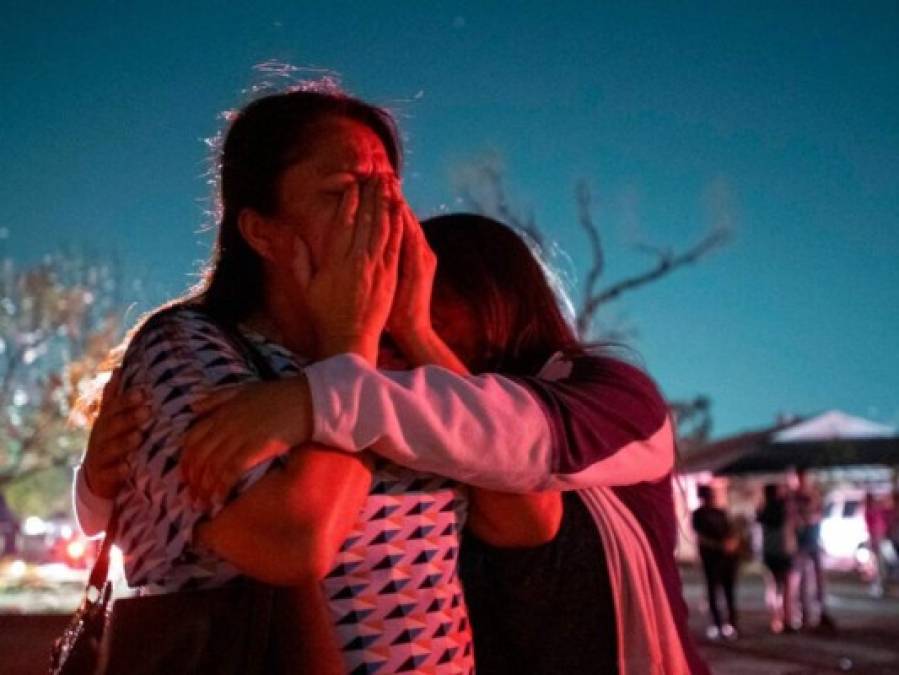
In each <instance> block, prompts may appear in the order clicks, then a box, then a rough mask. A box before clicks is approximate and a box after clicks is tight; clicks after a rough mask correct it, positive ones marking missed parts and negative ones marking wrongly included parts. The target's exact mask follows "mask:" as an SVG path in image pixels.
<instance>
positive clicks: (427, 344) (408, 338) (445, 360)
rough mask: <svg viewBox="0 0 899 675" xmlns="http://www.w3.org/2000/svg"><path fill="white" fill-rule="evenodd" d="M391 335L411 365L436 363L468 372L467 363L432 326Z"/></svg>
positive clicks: (458, 371)
mask: <svg viewBox="0 0 899 675" xmlns="http://www.w3.org/2000/svg"><path fill="white" fill-rule="evenodd" d="M391 337H393V340H394V342H395V343H396V346H397V347H398V348H399V350H400V351H401V352H402V353H403V356H404V357H405V358H406V360H407V361H408V362H409V365H410V366H413V367H416V366H426V365H435V366H441V367H443V368H446V369H448V370H451V371H453V372H454V373H458V374H460V375H465V374H468V369H467V368H466V367H465V364H463V363H462V361H461V360H459V358H458V357H457V356H456V354H455V352H453V350H451V349H450V348H449V346H448V345H447V344H446V343H445V342H444V341H443V339H442V338H441V337H440V336H439V335H438V334H437V333H436V332H435V331H434V329H433V328H431V327H430V326H427V327H425V328H421V329H419V330H415V331H409V332H407V333H404V334H402V335H400V336H393V335H392V336H391Z"/></svg>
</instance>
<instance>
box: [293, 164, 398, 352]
mask: <svg viewBox="0 0 899 675" xmlns="http://www.w3.org/2000/svg"><path fill="white" fill-rule="evenodd" d="M395 182H396V179H395V178H394V177H393V176H386V175H385V176H375V177H373V178H371V179H368V180H366V181H365V182H364V183H363V184H362V185H361V186H359V185H358V184H357V183H353V184H352V185H351V186H350V187H349V188H348V189H347V191H346V192H345V193H344V196H343V199H342V200H341V204H340V207H339V209H338V213H337V216H336V218H335V222H334V225H333V227H332V232H331V235H330V237H329V238H328V240H327V241H326V242H325V247H324V253H323V256H322V260H321V262H320V265H319V268H318V269H317V270H315V271H313V270H312V265H311V261H310V257H309V254H308V249H306V247H305V245H304V244H303V242H302V241H300V240H298V241H297V251H296V256H295V273H296V275H297V278H298V280H299V281H300V284H301V285H302V286H303V288H304V295H305V302H306V304H307V307H308V309H309V313H310V316H311V318H312V322H313V328H314V330H315V333H316V340H317V346H318V354H317V356H318V357H320V358H324V357H328V356H332V355H334V354H340V353H343V352H356V353H359V354H361V355H362V356H363V357H365V358H366V359H368V360H369V361H370V362H372V363H374V361H375V358H376V355H377V345H378V339H379V338H380V335H381V332H382V331H383V329H384V325H385V323H386V321H387V315H388V313H389V312H390V306H391V304H392V302H393V296H394V292H395V290H396V279H397V266H398V262H399V257H400V245H401V242H402V234H403V214H402V211H401V209H400V204H399V200H398V197H397V195H398V190H397V188H396V186H395Z"/></svg>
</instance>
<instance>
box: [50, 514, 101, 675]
mask: <svg viewBox="0 0 899 675" xmlns="http://www.w3.org/2000/svg"><path fill="white" fill-rule="evenodd" d="M117 527H118V514H116V513H113V514H112V517H111V518H110V519H109V524H108V525H107V527H106V537H105V538H104V539H103V545H102V546H101V547H100V553H99V555H98V556H97V561H96V562H95V563H94V567H93V569H92V570H91V575H90V578H89V579H88V582H87V588H86V589H85V591H84V599H83V600H82V601H81V606H80V607H78V609H77V610H76V611H75V614H74V615H73V616H72V619H71V621H69V625H68V626H66V629H65V631H63V634H62V637H60V638H59V639H58V640H56V642H55V643H54V644H53V650H52V652H51V653H50V675H93V673H96V672H97V667H98V664H99V662H100V645H101V643H102V641H103V633H104V632H105V630H106V624H107V618H108V615H109V612H108V607H109V599H110V597H111V596H112V582H110V581H109V580H108V579H107V576H108V575H109V549H110V548H111V547H112V541H113V539H114V537H115V533H116V529H117Z"/></svg>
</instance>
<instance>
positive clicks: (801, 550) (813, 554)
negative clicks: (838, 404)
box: [792, 469, 836, 630]
mask: <svg viewBox="0 0 899 675" xmlns="http://www.w3.org/2000/svg"><path fill="white" fill-rule="evenodd" d="M796 480H797V484H796V490H795V491H794V492H793V495H792V498H793V504H794V506H795V509H796V545H797V550H796V569H797V571H798V572H799V602H800V604H801V607H802V626H803V628H810V627H812V625H813V624H812V616H813V611H812V607H811V589H810V588H809V586H810V582H811V581H812V578H813V579H814V584H815V587H814V588H815V600H816V601H817V604H818V608H817V611H818V621H817V624H816V625H817V626H819V627H820V628H824V629H828V630H835V629H836V623H835V622H834V620H833V618H832V617H831V616H830V614H828V612H827V606H826V604H825V600H826V597H827V594H826V590H825V585H824V570H823V569H822V568H821V518H822V517H823V515H824V513H823V508H822V501H821V493H820V492H819V491H818V489H817V488H816V487H815V486H814V485H813V484H812V483H811V481H810V480H809V475H808V471H806V470H805V469H798V470H797V471H796Z"/></svg>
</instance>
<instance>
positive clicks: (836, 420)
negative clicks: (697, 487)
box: [678, 410, 899, 474]
mask: <svg viewBox="0 0 899 675" xmlns="http://www.w3.org/2000/svg"><path fill="white" fill-rule="evenodd" d="M871 464H885V465H899V435H897V433H896V429H894V428H893V427H889V426H887V425H884V424H880V423H878V422H873V421H871V420H866V419H864V418H861V417H855V416H853V415H849V414H847V413H844V412H842V411H839V410H829V411H827V412H824V413H821V414H820V415H815V416H813V417H808V418H804V419H797V420H792V421H789V422H784V423H781V424H776V425H774V426H771V427H767V428H764V429H759V430H756V431H749V432H744V433H741V434H737V435H735V436H729V437H727V438H723V439H720V440H717V441H713V442H711V443H707V444H706V445H704V446H701V447H699V448H697V449H695V450H694V451H692V452H690V453H689V454H687V455H686V456H684V457H682V458H681V461H680V462H679V467H678V469H679V470H680V471H681V472H683V473H695V472H698V471H711V472H713V473H721V474H734V473H756V472H776V471H783V470H785V469H787V468H789V467H791V466H792V467H807V468H815V467H834V466H860V465H871Z"/></svg>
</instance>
